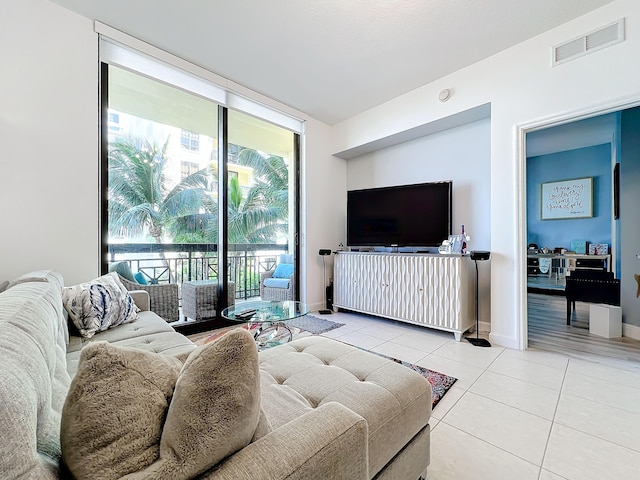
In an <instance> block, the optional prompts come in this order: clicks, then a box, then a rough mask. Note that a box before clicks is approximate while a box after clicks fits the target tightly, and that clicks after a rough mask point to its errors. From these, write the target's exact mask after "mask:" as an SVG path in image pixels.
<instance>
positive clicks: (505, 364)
mask: <svg viewBox="0 0 640 480" xmlns="http://www.w3.org/2000/svg"><path fill="white" fill-rule="evenodd" d="M488 370H490V371H492V372H495V373H501V374H502V375H507V376H509V377H513V378H517V379H519V380H523V381H525V382H529V383H533V384H534V385H539V386H541V387H546V388H553V389H554V390H560V387H561V386H562V381H563V379H564V373H565V371H564V369H558V368H555V367H549V366H547V365H542V364H539V363H533V362H530V361H527V360H523V359H520V358H515V357H513V356H509V355H500V356H499V357H498V358H497V359H496V361H495V362H493V363H492V364H491V365H489V367H488Z"/></svg>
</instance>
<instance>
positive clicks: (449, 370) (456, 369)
mask: <svg viewBox="0 0 640 480" xmlns="http://www.w3.org/2000/svg"><path fill="white" fill-rule="evenodd" d="M416 364H417V365H420V366H421V367H425V368H428V369H430V370H435V371H436V372H440V373H444V374H445V375H450V376H452V377H456V378H457V379H458V381H457V382H456V383H455V385H456V387H457V388H461V389H463V390H468V389H469V387H470V386H471V385H473V382H475V381H476V380H477V379H478V377H479V376H480V375H482V372H483V371H484V370H482V369H481V368H478V367H472V366H471V365H467V364H466V363H461V362H458V361H456V360H450V359H448V358H445V357H439V356H437V355H433V354H431V355H427V356H426V357H424V358H423V359H422V360H420V361H419V362H416Z"/></svg>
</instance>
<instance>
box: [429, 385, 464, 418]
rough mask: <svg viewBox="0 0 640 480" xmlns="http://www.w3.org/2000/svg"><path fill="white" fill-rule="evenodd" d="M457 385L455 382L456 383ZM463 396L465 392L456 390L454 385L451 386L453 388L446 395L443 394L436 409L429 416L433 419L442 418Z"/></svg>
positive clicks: (459, 389)
mask: <svg viewBox="0 0 640 480" xmlns="http://www.w3.org/2000/svg"><path fill="white" fill-rule="evenodd" d="M456 383H457V382H456ZM464 394H465V390H462V389H461V388H456V384H455V383H454V384H453V387H451V388H450V389H449V391H448V392H447V393H445V395H444V397H442V398H441V399H440V401H439V402H438V404H437V405H436V408H434V409H433V411H432V412H431V416H432V417H435V418H438V419H440V418H443V417H444V416H445V415H446V414H447V412H449V410H451V408H452V407H453V406H454V405H455V404H456V403H457V402H458V400H460V398H462V396H463V395H464Z"/></svg>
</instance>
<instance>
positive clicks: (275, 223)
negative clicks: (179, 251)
mask: <svg viewBox="0 0 640 480" xmlns="http://www.w3.org/2000/svg"><path fill="white" fill-rule="evenodd" d="M228 125H229V130H228V135H229V147H228V152H227V171H228V187H229V188H228V196H227V199H228V208H227V211H228V216H227V225H228V227H227V238H228V240H229V246H228V259H229V272H230V278H232V279H233V281H234V282H235V288H236V292H237V293H236V302H243V301H246V300H256V299H257V297H260V299H262V300H298V299H299V296H298V292H297V283H296V281H295V279H296V270H297V268H296V264H297V261H296V260H297V252H296V238H297V237H296V232H297V218H298V217H297V203H298V202H297V198H298V193H297V191H298V190H297V182H296V178H297V168H296V165H297V156H298V154H297V148H296V144H297V142H296V140H297V138H296V136H295V135H294V134H293V133H292V132H290V131H288V130H286V129H284V128H281V127H278V126H275V125H272V124H270V123H268V122H265V121H263V120H260V119H257V118H255V117H252V116H250V115H247V114H244V113H241V112H237V111H229V115H228ZM280 263H286V264H287V265H291V267H287V268H284V265H283V267H281V268H280V270H278V272H284V273H282V274H280V273H279V274H276V276H279V277H280V278H277V279H274V278H273V276H274V273H275V271H276V269H277V267H278V265H280ZM238 292H241V294H240V293H238Z"/></svg>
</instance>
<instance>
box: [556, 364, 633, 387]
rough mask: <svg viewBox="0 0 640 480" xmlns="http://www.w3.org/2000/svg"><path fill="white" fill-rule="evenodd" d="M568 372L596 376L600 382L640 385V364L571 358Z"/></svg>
mask: <svg viewBox="0 0 640 480" xmlns="http://www.w3.org/2000/svg"><path fill="white" fill-rule="evenodd" d="M568 372H572V373H579V374H581V375H586V376H589V377H594V378H595V379H597V381H599V382H606V383H620V384H623V385H640V365H638V364H635V363H633V362H619V361H610V360H606V359H602V360H600V361H586V360H577V359H573V358H572V359H571V360H570V361H569V367H568Z"/></svg>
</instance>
